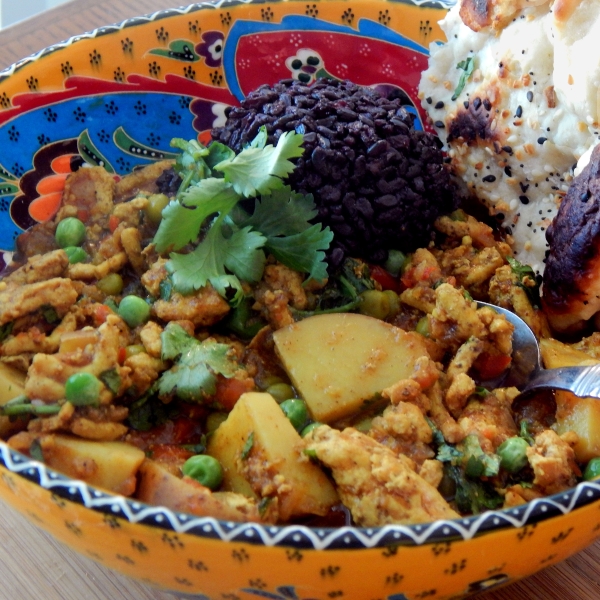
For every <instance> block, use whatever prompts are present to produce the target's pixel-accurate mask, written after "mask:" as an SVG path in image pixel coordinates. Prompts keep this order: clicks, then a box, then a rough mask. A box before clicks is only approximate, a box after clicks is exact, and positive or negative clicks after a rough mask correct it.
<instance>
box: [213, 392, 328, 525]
mask: <svg viewBox="0 0 600 600" xmlns="http://www.w3.org/2000/svg"><path fill="white" fill-rule="evenodd" d="M249 439H250V442H249V441H248V440H249ZM301 447H302V438H301V437H300V436H299V435H298V432H297V431H296V430H295V429H294V427H293V426H292V424H291V423H290V421H289V420H288V418H287V417H286V416H285V414H284V412H283V411H282V410H281V408H280V407H279V405H278V404H277V402H276V401H275V400H274V399H273V397H272V396H271V395H270V394H261V393H258V392H248V393H246V394H243V395H242V396H241V397H240V399H239V400H238V401H237V403H236V405H235V406H234V408H233V410H232V411H231V413H229V416H228V417H227V420H226V421H224V422H223V423H221V425H219V427H218V428H217V430H216V431H215V432H214V434H213V435H212V436H211V438H210V440H209V444H208V449H207V453H208V454H211V455H212V456H214V457H215V458H217V459H218V460H219V461H220V462H221V465H222V466H223V471H224V478H223V489H225V490H230V491H234V492H239V493H242V494H246V495H251V496H253V497H256V494H255V493H254V491H253V488H254V487H258V488H259V489H260V490H264V491H267V490H268V493H265V494H264V495H265V496H273V495H275V496H276V497H277V499H278V501H279V514H280V517H281V519H282V520H284V521H287V520H288V519H289V518H291V517H293V516H298V515H306V514H317V515H325V514H326V513H327V512H328V511H329V509H330V508H331V507H332V506H333V505H334V504H336V503H337V502H338V496H337V493H336V491H335V489H334V487H333V485H332V483H331V482H330V481H329V479H328V478H327V477H326V475H325V474H324V473H323V471H321V469H320V468H319V467H318V466H317V465H315V464H313V463H311V462H310V461H309V460H308V459H307V457H306V456H304V455H303V454H302V452H301ZM252 465H254V466H255V468H252Z"/></svg>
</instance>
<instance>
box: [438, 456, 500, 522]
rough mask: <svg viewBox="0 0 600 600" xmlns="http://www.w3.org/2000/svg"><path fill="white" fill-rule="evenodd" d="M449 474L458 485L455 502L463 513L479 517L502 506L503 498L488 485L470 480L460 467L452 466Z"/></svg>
mask: <svg viewBox="0 0 600 600" xmlns="http://www.w3.org/2000/svg"><path fill="white" fill-rule="evenodd" d="M448 473H449V475H450V477H452V479H453V480H454V482H455V483H456V494H455V496H454V500H455V502H456V506H457V508H458V510H459V511H460V512H461V513H463V514H464V513H468V514H474V515H478V514H479V513H481V512H483V511H485V510H489V509H494V508H498V507H499V506H501V505H502V502H503V500H502V496H500V495H499V494H498V493H497V492H496V491H495V490H494V488H493V487H492V486H491V485H489V484H488V483H486V482H483V481H480V480H477V479H469V478H468V477H466V476H465V474H464V471H463V470H462V469H461V468H460V467H458V466H451V467H450V468H449V470H448Z"/></svg>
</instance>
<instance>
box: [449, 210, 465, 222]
mask: <svg viewBox="0 0 600 600" xmlns="http://www.w3.org/2000/svg"><path fill="white" fill-rule="evenodd" d="M450 218H451V219H452V220H453V221H463V222H464V221H466V220H467V213H466V212H465V211H464V210H463V209H462V208H459V209H457V210H455V211H452V212H451V213H450Z"/></svg>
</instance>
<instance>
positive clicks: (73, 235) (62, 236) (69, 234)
mask: <svg viewBox="0 0 600 600" xmlns="http://www.w3.org/2000/svg"><path fill="white" fill-rule="evenodd" d="M54 238H55V240H56V243H57V244H58V246H59V247H60V248H68V247H69V246H81V244H82V243H83V240H84V239H85V225H84V224H83V223H82V222H81V221H80V220H79V219H77V218H76V217H67V218H66V219H63V220H62V221H61V222H60V223H59V224H58V225H57V227H56V231H55V232H54Z"/></svg>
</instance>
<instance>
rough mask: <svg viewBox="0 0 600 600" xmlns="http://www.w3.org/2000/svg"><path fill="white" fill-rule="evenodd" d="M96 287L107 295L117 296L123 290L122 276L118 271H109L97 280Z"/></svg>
mask: <svg viewBox="0 0 600 600" xmlns="http://www.w3.org/2000/svg"><path fill="white" fill-rule="evenodd" d="M96 287H97V288H98V289H99V290H100V291H101V292H102V293H103V294H106V295H107V296H118V295H119V294H120V293H121V292H122V291H123V278H122V277H121V276H120V275H119V274H118V273H109V274H108V275H107V276H106V277H103V278H102V279H99V280H98V282H97V283H96Z"/></svg>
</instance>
